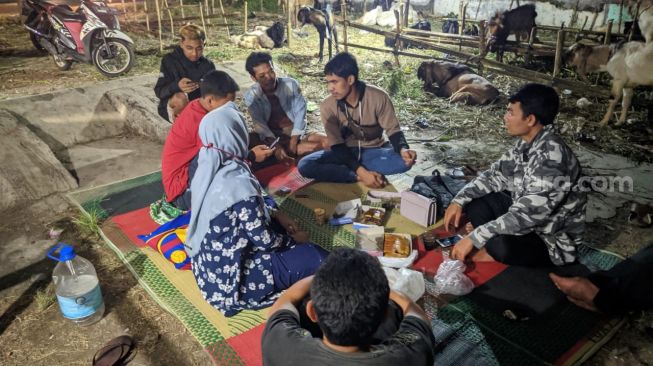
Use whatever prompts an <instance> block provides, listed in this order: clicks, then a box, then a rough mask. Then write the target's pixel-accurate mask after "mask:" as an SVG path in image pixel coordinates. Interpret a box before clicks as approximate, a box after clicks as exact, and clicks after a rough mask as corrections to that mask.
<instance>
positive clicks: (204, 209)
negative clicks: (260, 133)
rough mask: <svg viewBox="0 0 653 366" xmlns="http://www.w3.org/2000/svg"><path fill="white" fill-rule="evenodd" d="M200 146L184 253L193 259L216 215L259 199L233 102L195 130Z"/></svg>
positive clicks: (244, 127)
mask: <svg viewBox="0 0 653 366" xmlns="http://www.w3.org/2000/svg"><path fill="white" fill-rule="evenodd" d="M199 137H200V139H201V140H202V145H204V146H203V147H202V148H201V149H200V152H199V159H198V165H197V170H196V171H195V175H194V176H193V179H192V181H191V184H190V191H191V211H192V213H191V219H190V224H189V226H188V240H186V250H187V252H188V255H189V256H191V257H193V256H195V255H196V254H197V253H198V252H199V248H200V244H201V243H202V241H203V240H204V237H205V236H206V234H207V233H208V231H209V224H210V223H211V220H213V219H214V218H215V217H216V216H218V215H219V214H220V213H222V212H224V211H225V210H226V209H228V208H229V207H231V206H233V205H234V204H236V203H238V202H240V201H243V200H245V199H247V198H249V197H253V196H261V192H262V189H261V185H260V184H259V182H258V180H257V179H256V177H254V175H253V174H252V171H251V170H250V168H249V165H248V164H247V161H246V159H247V153H248V149H247V147H248V145H249V135H248V133H247V125H246V123H245V118H244V117H243V115H242V114H241V113H240V111H239V110H238V108H237V107H236V104H235V103H234V102H228V103H226V104H225V105H223V106H221V107H219V108H216V109H214V110H213V111H211V112H209V113H208V114H207V115H206V116H204V118H202V122H201V123H200V127H199Z"/></svg>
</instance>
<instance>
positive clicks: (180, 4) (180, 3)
mask: <svg viewBox="0 0 653 366" xmlns="http://www.w3.org/2000/svg"><path fill="white" fill-rule="evenodd" d="M179 7H180V8H181V17H182V18H183V19H186V13H184V0H179Z"/></svg>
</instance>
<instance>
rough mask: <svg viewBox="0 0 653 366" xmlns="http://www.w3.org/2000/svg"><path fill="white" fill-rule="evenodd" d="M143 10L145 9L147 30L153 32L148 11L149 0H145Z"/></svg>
mask: <svg viewBox="0 0 653 366" xmlns="http://www.w3.org/2000/svg"><path fill="white" fill-rule="evenodd" d="M143 10H145V27H146V29H147V32H148V33H149V32H151V29H150V13H148V11H147V0H143Z"/></svg>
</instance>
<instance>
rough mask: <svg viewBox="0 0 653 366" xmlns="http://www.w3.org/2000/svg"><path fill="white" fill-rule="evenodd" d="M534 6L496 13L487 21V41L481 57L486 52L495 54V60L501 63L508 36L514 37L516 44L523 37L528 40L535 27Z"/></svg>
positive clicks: (529, 5)
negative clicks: (512, 35)
mask: <svg viewBox="0 0 653 366" xmlns="http://www.w3.org/2000/svg"><path fill="white" fill-rule="evenodd" d="M535 17H537V12H536V11H535V5H533V4H526V5H522V6H519V7H516V8H514V9H512V10H508V11H504V12H501V13H500V12H496V13H495V14H494V16H492V18H490V20H489V21H488V36H489V37H488V40H487V44H486V47H485V51H484V53H483V57H485V54H486V53H487V51H488V50H490V51H491V52H496V53H497V60H499V61H501V62H502V61H503V47H504V46H505V44H506V40H507V39H508V36H509V35H510V34H514V35H515V39H516V40H517V43H519V41H520V37H521V36H524V35H525V38H526V40H528V39H529V37H530V34H531V30H532V29H533V27H535Z"/></svg>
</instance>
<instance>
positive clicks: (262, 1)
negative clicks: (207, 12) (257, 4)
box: [211, 0, 263, 11]
mask: <svg viewBox="0 0 653 366" xmlns="http://www.w3.org/2000/svg"><path fill="white" fill-rule="evenodd" d="M211 1H214V0H211ZM261 11H263V0H261Z"/></svg>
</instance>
